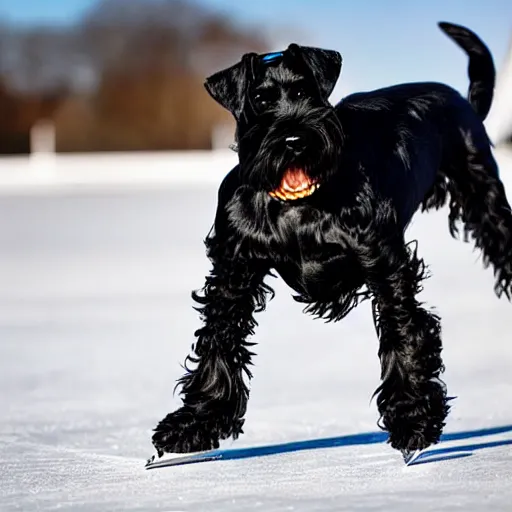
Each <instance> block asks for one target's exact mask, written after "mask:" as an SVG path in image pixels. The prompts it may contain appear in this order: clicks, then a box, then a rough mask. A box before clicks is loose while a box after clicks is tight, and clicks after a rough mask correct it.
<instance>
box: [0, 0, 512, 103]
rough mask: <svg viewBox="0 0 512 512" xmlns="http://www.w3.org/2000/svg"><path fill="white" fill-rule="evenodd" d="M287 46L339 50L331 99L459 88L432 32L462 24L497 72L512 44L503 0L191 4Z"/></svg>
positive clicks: (450, 46)
mask: <svg viewBox="0 0 512 512" xmlns="http://www.w3.org/2000/svg"><path fill="white" fill-rule="evenodd" d="M199 2H200V3H203V4H206V5H209V6H211V7H213V8H215V9H218V10H221V11H223V12H225V13H227V14H229V16H231V17H232V18H233V19H235V20H239V22H240V23H243V24H252V25H253V26H256V27H258V29H259V30H262V31H265V32H268V33H270V34H271V35H272V38H273V41H274V44H275V47H276V48H279V47H282V46H285V45H287V44H288V43H290V42H292V41H293V42H298V43H301V44H309V45H315V46H323V47H327V48H333V49H337V50H338V51H340V52H341V53H342V55H343V58H344V66H343V73H342V77H341V80H340V82H339V87H338V88H337V92H336V93H335V95H336V94H337V95H340V94H346V93H348V92H352V91H355V90H368V89H373V88H376V87H381V86H385V85H389V84H391V83H396V82H404V81H418V80H436V81H443V82H447V83H449V84H450V85H452V86H454V87H455V88H457V89H458V90H461V91H465V89H466V88H467V78H466V60H465V57H464V55H463V53H462V52H461V51H460V50H458V48H457V47H456V46H455V45H454V43H452V42H451V41H450V40H449V39H447V38H446V36H444V35H443V34H442V33H441V32H440V31H439V29H438V28H437V26H436V23H437V21H439V20H446V21H453V22H455V23H460V24H463V25H466V26H468V27H470V28H472V29H473V30H475V31H476V32H477V33H478V34H479V35H480V36H481V37H482V39H484V41H485V42H486V43H488V45H489V47H490V48H491V51H492V52H493V55H494V57H495V61H496V64H497V66H498V67H499V65H500V64H501V62H502V61H503V59H504V57H505V54H506V51H507V48H508V47H509V44H510V42H511V38H512V1H511V0H199ZM94 3H95V0H0V20H2V19H3V20H8V21H11V22H15V23H21V24H30V23H36V22H43V23H59V24H63V23H70V22H73V21H76V20H77V19H79V17H80V16H81V15H83V13H84V12H86V11H87V10H88V9H89V8H91V6H93V4H94Z"/></svg>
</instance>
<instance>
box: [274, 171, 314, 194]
mask: <svg viewBox="0 0 512 512" xmlns="http://www.w3.org/2000/svg"><path fill="white" fill-rule="evenodd" d="M319 186H320V185H319V184H318V183H316V182H315V181H313V180H312V179H311V178H310V177H309V176H308V175H307V174H306V172H305V171H304V169H300V168H296V167H292V168H289V169H286V171H285V173H284V174H283V178H282V180H281V183H280V185H279V187H278V188H276V189H275V190H272V191H271V192H269V193H270V196H271V197H275V198H278V199H281V200H282V201H294V200H296V199H302V198H303V197H307V196H310V195H311V194H312V193H313V192H314V191H315V190H316V189H317V188H318V187H319Z"/></svg>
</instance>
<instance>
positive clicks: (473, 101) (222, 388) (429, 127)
mask: <svg viewBox="0 0 512 512" xmlns="http://www.w3.org/2000/svg"><path fill="white" fill-rule="evenodd" d="M440 27H441V29H442V30H443V31H444V32H446V33H447V34H448V35H449V36H450V37H451V38H452V39H454V40H455V41H456V42H457V43H458V44H459V45H460V46H461V47H462V48H463V49H464V50H465V52H466V53H467V54H468V56H469V78H470V87H469V101H467V100H466V99H464V98H463V97H461V96H460V95H459V93H458V92H456V91H455V90H454V89H452V88H450V87H448V86H446V85H442V84H438V83H416V84H405V85H398V86H394V87H389V88H385V89H380V90H377V91H373V92H368V93H358V94H353V95H351V96H348V97H346V98H345V99H343V100H342V101H341V102H340V103H339V104H338V105H336V106H335V107H333V106H331V105H330V104H329V102H328V98H329V95H330V94H331V92H332V90H333V88H334V85H335V83H336V81H337V79H338V76H339V74H340V70H341V57H340V55H339V54H338V53H337V52H335V51H328V50H321V49H318V48H309V47H301V46H298V45H296V44H292V45H290V46H289V47H288V49H287V50H285V51H283V52H278V53H272V54H265V55H256V54H247V55H244V56H243V58H242V60H241V62H239V63H238V64H236V65H234V66H232V67H230V68H228V69H226V70H223V71H220V72H219V73H216V74H214V75H213V76H211V77H210V78H208V80H207V81H206V88H207V90H208V92H209V93H210V94H211V96H212V97H213V98H214V99H215V100H216V101H218V102H219V103H220V104H221V105H223V106H224V107H225V108H227V109H229V110H230V111H231V112H232V114H233V115H234V117H235V118H236V121H237V141H238V145H239V160H240V164H239V165H238V166H237V167H236V168H235V169H233V170H232V171H231V172H230V173H229V174H228V175H227V176H226V178H225V179H224V181H223V183H222V185H221V186H220V190H219V197H218V209H217V214H216V218H215V223H214V228H213V230H212V231H211V232H210V234H209V235H208V237H207V239H206V242H205V243H206V246H207V253H208V257H209V258H210V260H211V262H212V264H213V269H212V270H211V273H210V275H209V276H208V277H207V278H206V284H205V287H204V289H203V293H201V294H198V293H193V297H194V299H195V301H196V302H197V303H198V304H199V305H200V307H199V311H200V312H201V316H202V319H203V321H204V326H203V327H202V328H200V329H199V330H198V331H197V332H196V333H195V335H196V336H197V343H196V345H195V348H194V351H195V355H194V356H192V357H189V358H188V359H187V361H188V362H189V363H193V368H188V367H187V373H186V375H185V376H183V377H182V378H181V379H180V381H179V384H180V385H181V386H182V395H183V406H182V407H181V408H180V409H178V410H177V411H175V412H174V413H171V414H169V415H168V416H167V417H166V418H165V419H164V420H162V421H161V422H160V424H159V425H158V426H157V428H156V429H155V434H154V436H153V443H154V445H155V447H156V449H157V452H158V453H159V454H160V455H162V453H163V452H191V451H198V450H207V449H211V448H216V447H218V445H219V440H220V439H226V438H228V437H230V436H232V437H233V438H235V439H236V438H237V437H238V435H239V434H240V433H242V426H243V423H244V419H243V418H244V414H245V412H246V408H247V400H248V395H249V392H248V387H247V383H246V378H250V377H251V372H250V370H249V367H250V365H251V356H252V355H253V354H252V353H251V351H250V346H251V345H252V344H251V343H249V342H248V341H246V340H247V338H248V337H249V336H250V335H252V334H253V330H254V327H255V326H256V321H255V319H254V317H253V314H254V313H255V312H258V311H262V310H263V309H264V308H265V301H266V298H267V296H268V295H272V293H273V292H272V289H271V288H270V287H269V286H268V285H267V284H266V283H265V282H264V278H265V277H266V276H267V275H268V274H269V273H270V272H271V270H272V269H273V270H275V271H276V272H277V273H278V274H279V275H280V276H281V277H282V278H283V279H284V281H285V282H286V283H287V284H288V285H289V286H290V287H291V288H292V289H293V290H294V291H295V292H296V294H297V295H296V297H295V299H296V300H297V301H299V302H302V303H305V304H307V306H306V307H305V311H306V312H308V313H312V314H314V315H317V316H319V317H323V318H325V319H327V320H334V321H337V320H341V319H342V318H343V317H345V316H346V315H347V314H348V313H349V311H350V310H352V309H353V308H354V307H355V306H357V304H359V303H360V302H361V301H363V300H365V299H371V301H372V304H373V311H374V322H375V326H376V330H377V334H378V336H379V340H380V348H379V357H380V361H381V366H382V374H381V379H382V383H381V385H380V387H379V388H378V389H377V391H376V394H377V405H378V408H379V412H380V415H381V420H380V424H381V426H382V428H383V429H385V430H386V431H388V432H389V435H390V437H389V442H390V443H391V445H392V446H393V447H394V448H397V449H399V450H401V451H402V453H403V454H404V457H405V459H406V460H407V458H408V457H409V456H410V454H411V452H412V451H413V450H417V449H423V448H426V447H428V446H429V445H431V444H433V443H436V442H437V441H438V440H439V437H440V435H441V432H442V429H443V427H444V424H445V423H444V422H445V418H446V416H447V414H448V411H449V406H448V405H447V402H448V398H447V395H446V390H445V386H444V384H443V382H442V381H441V380H440V379H439V376H440V374H441V372H442V371H443V363H442V360H441V349H442V347H441V328H440V323H439V318H438V317H437V316H436V315H434V314H432V313H431V312H429V311H427V310H426V309H424V308H423V307H422V305H421V304H420V303H419V302H418V300H417V298H416V296H417V294H418V293H419V291H420V290H421V281H422V279H424V277H425V276H426V273H425V266H424V264H423V261H422V260H421V259H419V258H418V256H417V254H416V248H415V247H412V246H411V244H406V243H405V241H404V231H405V229H406V227H407V225H408V223H409V221H410V220H411V217H412V216H413V214H414V213H415V212H416V211H417V210H418V209H421V210H428V209H432V208H436V209H437V208H440V207H441V206H443V205H444V204H445V203H446V201H447V200H449V207H450V215H449V228H450V231H451V233H452V235H454V236H455V235H456V234H457V233H458V228H457V224H458V222H459V221H461V222H462V224H463V226H464V228H463V231H464V236H465V238H467V237H468V236H471V237H472V238H473V239H474V241H475V244H476V246H477V247H478V248H479V249H481V251H482V253H483V256H484V262H485V264H486V265H488V264H491V265H492V266H493V268H494V273H495V276H496V285H495V292H496V294H497V295H498V296H501V295H502V294H503V293H504V294H505V295H506V296H507V297H508V298H509V299H510V292H511V281H512V262H511V255H512V214H511V210H510V206H509V204H508V201H507V198H506V196H505V191H504V188H503V185H502V183H501V181H500V179H499V177H498V170H497V166H496V163H495V161H494V159H493V156H492V154H491V148H490V142H489V139H488V137H487V134H486V131H485V129H484V126H483V124H482V120H483V119H484V118H485V116H486V115H487V113H488V111H489V108H490V105H491V100H492V96H493V87H494V79H495V70H494V65H493V61H492V57H491V54H490V53H489V50H488V49H487V48H486V46H485V45H484V43H483V42H482V41H481V40H480V39H479V38H478V37H477V36H476V35H475V34H473V33H472V32H471V31H469V30H467V29H465V28H463V27H460V26H456V25H452V24H448V23H441V24H440Z"/></svg>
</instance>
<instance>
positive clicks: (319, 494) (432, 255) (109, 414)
mask: <svg viewBox="0 0 512 512" xmlns="http://www.w3.org/2000/svg"><path fill="white" fill-rule="evenodd" d="M507 159H508V162H505V160H507ZM500 160H501V162H502V169H501V172H502V175H503V178H504V180H505V181H506V182H508V190H509V194H511V195H512V178H511V177H510V176H511V175H510V174H509V173H512V163H511V162H510V158H509V157H507V156H506V155H501V157H500ZM215 200H216V191H215V188H214V187H212V186H211V185H208V186H206V187H204V188H202V189H199V188H197V185H194V188H193V189H192V188H191V189H190V190H185V189H183V188H180V189H179V190H173V188H172V187H171V186H168V187H166V186H161V187H160V188H159V189H158V190H151V189H150V188H145V189H144V190H141V191H138V192H137V191H136V190H133V189H132V190H128V191H127V190H125V191H118V192H113V191H112V190H111V189H110V191H107V190H105V191H103V192H101V191H93V190H90V189H89V190H88V191H84V192H80V191H78V192H67V193H62V192H59V193H53V194H52V193H51V192H48V193H44V194H40V193H38V194H33V195H31V194H29V193H27V194H24V193H23V192H20V191H18V192H16V193H15V194H9V195H3V196H1V197H0V390H1V391H0V510H2V511H10V510H23V511H26V510H28V511H30V510H56V509H59V510H68V509H69V510H71V509H72V510H78V511H86V510H87V511H99V510H108V511H113V510H130V511H132V510H141V511H150V510H164V511H168V512H171V511H174V512H177V511H223V512H224V511H233V512H235V511H237V512H238V511H242V510H262V511H265V512H274V511H291V510H294V511H308V512H309V511H317V510H318V511H320V510H322V511H342V510H364V511H371V510H393V511H398V512H400V511H410V510H419V511H424V510H425V511H426V510H431V511H439V510H443V511H446V510H463V511H484V510H493V511H498V510H503V511H510V510H511V508H512V342H511V337H510V331H511V327H512V306H511V305H510V304H508V303H507V302H506V301H505V300H501V301H499V300H498V299H497V298H496V297H495V296H494V294H493V289H492V288H493V278H492V272H491V271H490V270H486V271H484V270H482V268H481V263H480V260H479V258H478V255H477V254H476V253H474V252H473V251H472V246H471V245H468V244H464V243H462V242H460V241H455V240H452V239H451V238H450V237H449V235H448V229H447V221H446V212H440V213H436V214H429V215H423V216H417V217H416V219H415V222H414V224H413V226H412V227H411V229H410V231H409V233H408V237H409V238H416V237H417V238H419V240H420V252H421V255H422V256H423V257H424V258H425V259H426V261H427V262H428V263H429V264H430V268H431V271H432V273H433V277H432V278H431V279H430V280H429V281H427V283H426V285H425V292H424V293H423V299H424V300H426V301H427V302H428V303H429V304H430V305H432V306H436V308H437V310H438V311H439V313H440V314H441V315H442V318H443V328H444V343H445V350H444V359H445V363H446V366H447V371H446V373H445V376H444V377H445V380H446V382H447V384H448V386H449V393H450V394H451V395H455V396H457V397H458V398H457V400H456V401H455V402H454V404H453V410H452V413H451V415H450V417H449V421H448V425H447V428H446V432H447V433H457V432H465V434H463V435H461V436H460V437H459V438H458V439H455V440H450V441H446V442H443V443H441V444H440V445H438V446H436V447H433V448H432V449H431V450H430V456H428V457H425V459H424V463H422V464H418V465H416V466H413V467H409V468H405V467H404V465H403V463H402V461H401V457H400V455H399V454H398V453H396V452H395V451H393V450H392V449H391V448H390V447H389V446H388V445H386V444H384V443H377V444H367V445H364V444H361V445H354V446H341V447H337V448H328V449H319V450H312V451H303V452H295V453H289V454H282V455H274V456H269V457H264V458H255V459H248V460H238V461H226V462H211V463H207V464H199V465H192V466H183V467H177V468H170V469H163V470H152V471H146V470H144V463H145V460H146V458H147V457H148V456H149V455H151V454H152V453H153V452H152V447H151V444H150V435H151V429H152V428H153V426H154V425H155V423H156V422H157V421H158V420H159V419H161V417H162V416H164V415H165V414H166V413H167V412H169V411H170V410H171V409H173V408H174V407H176V406H177V404H178V403H179V399H178V397H174V398H173V397H172V390H173V387H174V383H175V380H176V379H177V378H178V377H179V376H180V375H181V373H182V369H181V367H180V364H181V363H182V362H183V359H184V357H185V355H186V354H187V353H188V351H189V349H190V345H191V343H192V342H193V336H192V333H193V330H194V329H195V328H196V327H197V326H198V325H199V323H198V319H197V315H196V313H195V312H194V311H193V309H192V307H191V306H192V301H191V299H190V290H191V289H193V288H198V287H200V286H201V285H202V281H203V276H204V274H205V272H206V271H207V270H208V268H209V265H208V262H207V261H206V258H205V256H204V250H203V246H202V239H203V237H204V235H205V234H206V233H207V231H208V230H209V227H210V224H211V221H212V218H213V213H214V207H215ZM273 284H274V285H275V287H276V290H277V292H278V293H277V297H276V299H275V300H274V301H273V302H272V303H270V305H269V308H268V311H267V312H266V313H264V314H261V315H259V321H260V327H259V329H258V331H257V336H256V338H255V339H256V340H257V341H258V343H259V345H258V347H257V352H258V356H257V358H256V360H255V362H256V367H255V369H254V373H255V378H254V380H253V383H252V394H251V401H250V406H249V411H248V414H247V422H246V428H245V431H246V433H245V435H244V436H243V437H242V438H240V439H239V440H238V441H237V442H236V443H234V446H240V447H241V446H253V445H259V444H266V443H282V442H288V441H298V440H313V439H317V438H323V437H330V436H343V435H348V434H364V433H369V432H378V429H377V427H376V425H375V422H376V419H377V412H376V406H375V402H372V403H370V397H371V395H372V393H373V391H374V389H375V388H376V387H377V386H378V383H379V364H378V360H377V356H376V353H377V340H376V336H375V333H374V330H373V327H372V324H371V315H370V311H369V307H368V306H367V305H363V306H361V307H360V308H359V309H358V310H356V311H355V312H353V313H352V314H351V315H350V316H349V317H348V318H347V319H346V320H345V321H343V322H342V323H339V324H334V325H330V324H329V325H327V324H323V323H322V322H321V321H318V320H313V319H311V318H309V317H306V316H305V315H302V313H301V307H300V305H299V304H296V303H295V302H294V301H293V300H292V299H291V297H290V293H289V291H288V290H287V289H286V287H285V286H284V285H283V284H282V283H280V282H278V281H274V283H273ZM495 427H504V428H502V429H501V430H500V433H494V434H493V432H495V431H491V432H490V435H484V434H485V432H482V431H481V430H480V429H490V428H495ZM452 439H453V438H452Z"/></svg>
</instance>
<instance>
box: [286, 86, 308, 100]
mask: <svg viewBox="0 0 512 512" xmlns="http://www.w3.org/2000/svg"><path fill="white" fill-rule="evenodd" d="M289 97H290V99H292V100H298V99H301V98H305V97H306V91H305V89H304V87H294V88H293V89H291V90H290V93H289Z"/></svg>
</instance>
